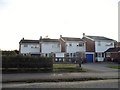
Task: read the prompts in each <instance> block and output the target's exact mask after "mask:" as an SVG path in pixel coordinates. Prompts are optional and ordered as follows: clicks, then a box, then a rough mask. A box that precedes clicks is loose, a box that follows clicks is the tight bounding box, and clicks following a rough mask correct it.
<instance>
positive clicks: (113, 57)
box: [105, 47, 120, 63]
mask: <svg viewBox="0 0 120 90" xmlns="http://www.w3.org/2000/svg"><path fill="white" fill-rule="evenodd" d="M105 55H106V58H105V60H106V61H117V62H119V63H120V47H114V48H109V49H108V50H106V51H105Z"/></svg>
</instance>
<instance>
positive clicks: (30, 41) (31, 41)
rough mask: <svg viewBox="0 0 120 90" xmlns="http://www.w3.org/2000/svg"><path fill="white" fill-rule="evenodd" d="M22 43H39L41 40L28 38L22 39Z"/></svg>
mask: <svg viewBox="0 0 120 90" xmlns="http://www.w3.org/2000/svg"><path fill="white" fill-rule="evenodd" d="M20 43H39V40H27V39H24V40H23V39H22V40H21V41H20Z"/></svg>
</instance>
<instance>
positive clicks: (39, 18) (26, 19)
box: [0, 0, 119, 50]
mask: <svg viewBox="0 0 120 90" xmlns="http://www.w3.org/2000/svg"><path fill="white" fill-rule="evenodd" d="M118 1H119V0H0V41H1V43H0V49H2V50H14V49H19V41H20V40H21V39H22V38H23V37H24V38H25V39H39V37H40V36H43V37H45V36H46V35H48V37H49V38H59V37H60V35H63V36H65V37H79V38H82V34H83V33H85V34H86V35H95V36H96V35H98V36H105V37H108V38H112V39H115V40H118Z"/></svg>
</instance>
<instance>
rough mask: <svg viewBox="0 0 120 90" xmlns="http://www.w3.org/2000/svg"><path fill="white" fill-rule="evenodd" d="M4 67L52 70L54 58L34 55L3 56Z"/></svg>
mask: <svg viewBox="0 0 120 90" xmlns="http://www.w3.org/2000/svg"><path fill="white" fill-rule="evenodd" d="M2 68H4V69H8V68H17V69H22V70H24V69H31V68H32V69H35V68H38V69H46V70H48V69H49V70H52V68H53V61H52V58H46V57H32V56H2Z"/></svg>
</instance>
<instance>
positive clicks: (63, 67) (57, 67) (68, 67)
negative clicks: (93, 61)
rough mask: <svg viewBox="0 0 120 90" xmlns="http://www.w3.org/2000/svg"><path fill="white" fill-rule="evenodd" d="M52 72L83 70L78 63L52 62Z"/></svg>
mask: <svg viewBox="0 0 120 90" xmlns="http://www.w3.org/2000/svg"><path fill="white" fill-rule="evenodd" d="M53 72H85V70H83V69H82V68H81V67H79V65H78V64H53Z"/></svg>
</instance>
